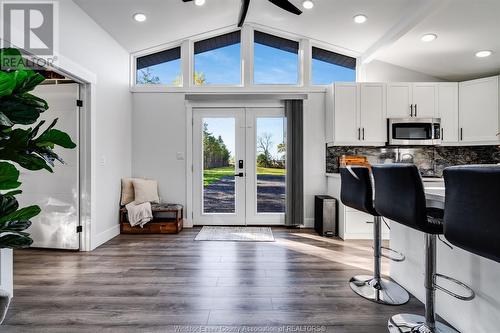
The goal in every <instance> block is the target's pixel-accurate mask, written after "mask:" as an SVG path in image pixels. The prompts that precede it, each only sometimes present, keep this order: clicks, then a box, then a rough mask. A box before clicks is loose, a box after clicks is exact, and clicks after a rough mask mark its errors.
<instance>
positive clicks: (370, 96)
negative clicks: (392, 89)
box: [359, 83, 387, 145]
mask: <svg viewBox="0 0 500 333" xmlns="http://www.w3.org/2000/svg"><path fill="white" fill-rule="evenodd" d="M385 89H386V85H385V84H383V83H361V84H359V92H360V112H359V114H360V124H359V126H360V127H361V140H362V141H363V142H364V143H365V144H366V143H370V144H375V145H377V144H384V143H385V142H386V141H387V118H386V98H385V96H386V91H385Z"/></svg>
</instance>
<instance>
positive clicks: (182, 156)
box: [176, 152, 184, 161]
mask: <svg viewBox="0 0 500 333" xmlns="http://www.w3.org/2000/svg"><path fill="white" fill-rule="evenodd" d="M176 157H177V160H179V161H184V153H183V152H177V154H176Z"/></svg>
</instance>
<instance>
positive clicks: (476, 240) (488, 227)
mask: <svg viewBox="0 0 500 333" xmlns="http://www.w3.org/2000/svg"><path fill="white" fill-rule="evenodd" d="M443 175H444V181H445V187H446V196H445V211H444V212H445V213H444V235H445V237H446V239H447V240H449V241H450V242H451V243H452V244H454V245H456V246H458V247H460V248H462V249H464V250H466V251H469V252H472V253H474V254H477V255H480V256H482V257H485V258H488V259H491V260H493V261H496V262H500V241H499V239H498V235H500V166H498V165H495V166H493V165H488V166H486V165H482V166H479V165H470V166H458V167H450V168H446V169H445V170H444V172H443Z"/></svg>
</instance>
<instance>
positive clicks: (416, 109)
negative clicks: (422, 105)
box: [415, 104, 417, 117]
mask: <svg viewBox="0 0 500 333" xmlns="http://www.w3.org/2000/svg"><path fill="white" fill-rule="evenodd" d="M416 116H417V104H415V117H416Z"/></svg>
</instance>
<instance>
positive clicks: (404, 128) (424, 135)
mask: <svg viewBox="0 0 500 333" xmlns="http://www.w3.org/2000/svg"><path fill="white" fill-rule="evenodd" d="M388 131H389V133H388V134H389V140H388V143H389V144H390V145H405V146H413V145H415V146H434V145H439V144H441V119H438V118H391V119H389V128H388Z"/></svg>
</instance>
